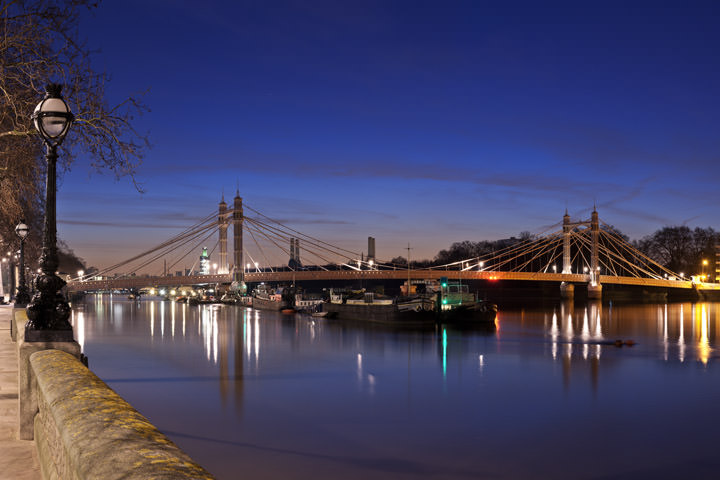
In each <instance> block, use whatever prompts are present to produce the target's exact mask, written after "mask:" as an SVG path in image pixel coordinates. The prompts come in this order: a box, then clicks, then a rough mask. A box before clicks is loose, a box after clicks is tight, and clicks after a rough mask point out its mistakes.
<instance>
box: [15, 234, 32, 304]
mask: <svg viewBox="0 0 720 480" xmlns="http://www.w3.org/2000/svg"><path fill="white" fill-rule="evenodd" d="M29 231H30V229H29V228H28V226H27V225H25V221H20V223H19V224H18V225H17V227H15V234H16V235H17V236H18V237H20V275H19V277H20V278H19V279H18V287H17V294H15V306H16V307H25V306H27V304H28V303H30V294H29V293H28V288H27V284H26V283H25V237H27V234H28V232H29Z"/></svg>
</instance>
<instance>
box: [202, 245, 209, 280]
mask: <svg viewBox="0 0 720 480" xmlns="http://www.w3.org/2000/svg"><path fill="white" fill-rule="evenodd" d="M200 275H210V257H208V250H207V247H203V249H202V253H201V254H200Z"/></svg>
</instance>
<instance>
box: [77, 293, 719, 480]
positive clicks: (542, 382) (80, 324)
mask: <svg viewBox="0 0 720 480" xmlns="http://www.w3.org/2000/svg"><path fill="white" fill-rule="evenodd" d="M719 308H720V304H716V303H697V304H690V303H685V304H652V305H611V304H607V303H606V304H602V303H600V302H591V303H587V304H580V303H577V304H575V303H572V302H565V303H560V304H558V305H557V306H552V307H550V308H545V309H519V310H503V311H501V312H500V314H499V315H498V321H497V330H496V329H494V328H492V329H489V330H483V329H469V330H468V329H466V330H458V329H455V328H453V327H452V326H449V325H443V326H439V327H434V326H433V327H430V328H427V329H421V330H417V329H414V330H407V329H397V328H392V327H387V326H376V325H370V324H363V323H351V322H341V321H337V320H327V319H317V318H312V317H309V316H303V315H281V314H280V313H277V312H266V311H258V310H252V309H247V308H242V307H231V306H220V307H217V306H210V305H201V306H190V305H185V304H177V303H170V302H162V301H159V300H143V301H141V302H131V301H128V300H127V299H124V298H121V297H119V296H117V295H116V296H108V295H106V296H103V297H101V296H97V297H89V298H88V300H87V301H86V302H85V304H83V305H80V306H74V311H73V317H72V321H73V324H74V327H75V333H76V338H77V339H78V341H79V342H80V343H81V344H82V345H83V349H86V350H87V352H86V353H87V354H88V355H89V356H90V362H91V366H92V368H93V370H95V371H96V373H98V375H100V376H101V378H103V379H105V380H106V381H107V382H108V383H109V384H110V385H111V386H112V387H113V388H115V389H117V390H119V393H121V395H123V396H125V397H126V398H127V399H128V400H129V401H130V402H131V403H132V404H133V405H135V406H136V407H138V408H139V409H140V410H141V412H142V413H144V414H146V415H147V416H149V417H150V418H151V420H153V421H156V422H157V423H159V426H160V427H161V428H165V429H167V430H170V431H175V432H179V433H178V434H177V435H178V438H173V439H174V440H181V439H183V438H185V439H187V438H197V439H205V440H203V441H194V442H189V443H186V444H183V445H181V446H183V448H185V449H187V450H188V451H189V453H191V455H192V456H193V457H196V458H197V459H198V460H200V461H201V463H205V462H204V461H203V458H204V457H207V458H209V459H211V460H209V461H211V462H214V463H212V464H211V465H208V467H210V470H211V471H214V472H227V473H226V476H227V478H234V477H233V475H234V472H237V469H238V464H239V462H245V463H244V465H247V464H251V465H256V464H258V462H260V463H259V464H261V465H262V471H263V472H264V473H266V476H268V477H278V478H279V477H281V476H283V475H284V476H288V474H290V476H293V477H295V478H330V477H332V478H336V477H337V474H338V473H340V474H341V475H343V477H344V478H359V477H360V475H356V476H353V475H351V474H349V473H348V471H347V470H341V467H340V466H339V465H338V463H337V462H336V463H332V459H337V458H342V459H349V458H355V457H361V458H372V452H377V451H380V452H392V453H383V455H388V457H389V458H391V459H393V460H394V459H397V458H400V459H402V460H403V461H406V462H408V463H413V465H418V469H419V471H421V470H422V471H427V472H447V471H450V470H451V469H452V466H453V465H458V464H462V462H466V461H467V459H468V458H475V456H476V455H485V453H487V457H488V458H485V460H484V461H485V462H486V463H485V464H486V465H493V462H496V463H497V462H499V461H502V463H503V467H507V465H509V464H512V465H516V464H517V465H524V463H523V461H524V462H525V463H526V464H527V465H528V469H530V468H531V467H532V466H533V465H534V464H533V462H541V460H539V459H540V458H542V457H543V456H544V457H545V458H552V456H553V455H554V454H555V453H556V452H557V447H558V446H559V445H562V446H563V448H568V449H569V451H568V458H575V459H577V463H578V465H579V466H578V470H573V469H572V468H571V466H568V465H564V467H563V468H569V469H570V470H567V471H566V470H562V469H559V470H554V469H555V468H556V467H555V466H554V465H555V463H554V462H547V463H542V462H541V463H542V467H541V468H544V469H545V470H543V472H545V473H547V475H542V476H543V477H546V478H552V475H551V474H550V473H548V472H553V473H555V474H556V475H557V476H558V477H563V478H579V477H581V476H582V475H573V473H578V472H582V468H583V466H582V465H587V464H590V463H597V462H596V460H597V458H595V457H592V456H590V457H588V456H587V455H589V453H588V452H591V451H592V450H593V448H600V449H607V448H612V447H608V444H610V445H616V444H617V445H618V448H620V447H621V446H624V447H625V448H634V444H630V445H629V446H628V443H623V440H622V439H618V438H617V437H615V436H613V442H607V439H608V435H604V436H603V434H602V432H603V431H604V430H603V429H604V428H606V425H610V424H615V423H616V421H615V419H616V418H619V419H621V422H630V423H629V424H630V425H633V426H634V425H635V422H637V420H636V419H635V418H634V417H633V418H630V419H628V417H627V415H626V414H625V413H624V412H625V410H624V409H625V408H626V406H627V404H628V402H629V401H631V400H632V401H633V402H636V403H637V405H646V406H647V405H654V406H653V407H648V408H647V410H649V411H648V412H643V413H642V415H644V417H642V418H643V419H646V420H647V423H646V424H642V425H641V427H642V428H638V429H637V431H642V432H646V433H645V434H646V435H648V436H651V437H653V438H655V437H657V438H658V439H662V438H664V437H666V435H677V436H678V438H679V437H680V436H681V435H683V433H686V432H685V431H684V430H682V428H685V427H683V426H682V425H685V426H686V425H687V423H686V422H688V421H689V422H691V423H692V421H693V419H692V418H691V419H690V420H688V418H686V417H684V418H683V422H684V423H683V424H682V425H680V422H679V421H678V423H677V428H676V430H668V429H672V428H674V427H673V421H674V420H673V418H675V417H673V416H672V415H675V412H676V408H677V405H678V404H679V402H686V401H688V400H687V399H685V398H683V399H678V397H677V396H678V395H681V393H682V392H686V391H692V392H693V393H694V394H697V395H695V396H696V397H697V398H701V397H702V395H705V396H706V397H707V398H710V396H711V395H714V394H715V393H717V394H718V395H720V392H714V390H713V389H714V388H715V387H714V385H715V384H718V385H720V381H718V382H714V381H713V382H711V381H710V380H711V379H712V380H719V379H714V377H711V376H710V374H711V373H712V372H713V368H712V367H713V364H714V362H715V361H716V360H717V358H718V357H717V355H715V349H716V348H717V344H718V341H719V340H720V339H719V338H718V335H719V333H718V332H719V330H720V328H718V327H719V326H720V316H719V315H720V310H719ZM616 340H621V341H622V342H623V343H621V344H619V345H616V343H615V342H616ZM629 340H633V341H634V342H636V343H637V344H636V345H634V346H629V345H627V344H625V343H624V342H627V341H629ZM698 368H699V369H701V370H702V371H703V372H706V373H707V375H706V376H704V377H703V378H699V377H698V376H692V375H687V372H691V371H692V369H698ZM639 378H642V379H643V381H644V382H645V383H643V388H642V389H631V391H630V393H628V389H623V388H618V386H625V387H628V386H634V385H635V384H636V383H637V382H638V379H639ZM645 379H650V380H645ZM692 382H696V383H692ZM700 382H706V383H700ZM558 392H559V393H558ZM695 396H693V398H695ZM712 398H715V397H712ZM528 399H531V400H532V401H531V402H530V403H528ZM596 401H598V402H602V407H603V410H602V412H598V410H593V406H596V405H597V404H596V403H594V402H596ZM689 401H692V399H690V400H689ZM698 401H699V400H698ZM657 405H659V406H657ZM683 405H685V406H686V408H687V409H690V410H692V409H693V408H694V407H693V405H686V404H685V403H683ZM703 405H705V404H700V407H698V408H697V410H698V415H701V414H702V416H703V417H704V418H703V419H702V420H698V423H697V425H704V423H701V422H705V421H706V418H707V414H708V411H707V410H706V409H705V410H703V409H704V408H705V407H703ZM665 407H666V410H662V409H663V408H665ZM707 408H710V407H709V406H708V407H707ZM653 409H661V410H662V412H661V413H659V414H657V415H656V416H653V415H654V414H653V412H652V410H653ZM539 411H541V412H542V415H541V416H539V415H538V413H537V412H539ZM533 412H534V413H533ZM668 412H669V413H668ZM687 415H692V414H691V413H689V414H687ZM595 421H597V423H593V422H595ZM578 425H585V427H586V428H587V431H590V432H600V434H598V435H597V439H596V440H595V439H594V438H588V440H587V442H586V443H583V445H578V446H577V448H575V447H574V443H573V442H572V441H568V439H572V438H576V435H577V428H578ZM655 425H658V426H657V427H655ZM526 428H527V429H529V431H530V433H526V434H525V435H523V436H522V438H519V437H518V436H517V435H514V433H513V432H516V431H517V430H519V429H526ZM533 428H536V430H533ZM653 428H657V429H658V430H655V431H653V430H652V429H653ZM634 431H635V430H634V429H632V428H628V429H627V430H626V431H624V436H623V438H624V437H625V436H628V438H632V436H633V432H634ZM478 432H482V435H480V434H478ZM647 432H650V433H647ZM614 433H616V432H613V435H614ZM651 434H652V435H651ZM486 437H487V438H491V439H492V441H488V442H486V443H483V442H485V441H484V440H483V439H484V438H486ZM438 438H442V439H445V440H444V441H446V442H447V447H446V448H442V447H438V444H437V441H436V439H438ZM682 438H687V435H685V436H683V437H682ZM208 439H211V440H212V441H211V440H208ZM525 439H526V440H525ZM558 439H561V440H562V441H560V440H558ZM206 440H207V441H206ZM554 440H558V441H555V442H554ZM641 440H642V441H645V442H652V441H653V440H652V439H650V440H648V439H647V438H645V437H643V438H642V439H641ZM658 441H659V440H658ZM213 442H214V443H213ZM503 442H504V443H503ZM518 442H520V443H519V444H518ZM523 442H525V443H523ZM593 442H596V443H593ZM628 442H629V440H628ZM638 443H641V442H638ZM248 445H251V446H253V447H255V446H259V447H256V448H255V450H253V449H252V448H249V447H247V446H248ZM297 445H302V446H303V448H298V447H297ZM542 445H547V447H542ZM515 446H517V448H514V447H515ZM261 447H262V448H261ZM291 447H292V448H291ZM510 447H513V448H510ZM543 448H546V449H547V450H546V451H545V453H546V455H542V454H540V453H536V454H535V455H529V456H528V457H525V458H520V459H517V458H515V457H516V456H517V455H520V456H521V457H522V454H520V453H518V452H521V451H528V452H538V449H540V450H542V449H543ZM661 448H664V447H662V445H660V446H659V447H658V448H656V449H655V452H657V451H660V449H661ZM259 450H262V451H263V452H275V453H274V454H272V455H271V454H265V455H266V456H263V455H260V458H258V457H257V456H254V455H255V454H256V453H257V451H259ZM298 450H303V452H304V453H303V454H302V455H299V454H295V456H292V455H290V456H283V455H280V454H279V453H278V452H285V451H298ZM305 450H307V451H305ZM647 450H648V452H650V450H652V448H650V446H648V448H647ZM218 451H221V452H222V453H221V454H219V453H218V454H216V453H215V452H218ZM318 452H322V458H323V459H326V461H327V462H329V463H328V465H325V466H323V464H322V462H321V465H319V466H313V467H312V468H311V467H309V466H307V465H305V464H304V463H303V460H302V458H318ZM510 452H511V453H510ZM654 455H655V453H653V456H654ZM650 456H651V455H650V453H648V458H650ZM510 457H512V458H510ZM383 458H385V457H382V458H380V459H379V460H378V462H380V463H382V462H381V460H382V459H383ZM637 458H639V459H640V460H638V461H642V458H643V457H642V455H641V454H638V456H637ZM521 460H523V461H521ZM318 461H320V460H318ZM648 461H649V460H648ZM398 462H399V464H401V463H402V462H401V461H399V460H398ZM428 462H430V463H432V465H428ZM347 463H348V464H352V465H351V467H348V468H349V469H353V468H356V469H357V468H359V467H358V465H359V464H360V463H361V462H360V463H358V462H350V461H348V462H347ZM551 464H552V465H551ZM536 466H537V465H536ZM303 468H305V469H307V470H302V469H303ZM488 468H490V467H488ZM513 468H514V467H513ZM517 468H521V467H517ZM557 468H560V467H557ZM258 469H260V467H258ZM293 469H296V470H293ZM313 469H316V470H313ZM423 469H426V470H423ZM490 470H492V468H490ZM300 471H303V472H305V471H306V472H307V475H305V474H299V473H298V474H297V475H295V473H297V472H300ZM323 472H325V473H324V474H323ZM328 472H330V473H331V474H329V473H328ZM363 472H364V473H365V474H371V475H372V476H373V477H374V478H375V477H377V478H397V476H398V472H385V471H376V470H369V471H367V470H366V471H363ZM473 472H475V470H473ZM498 472H501V473H502V474H500V473H498ZM503 472H505V471H504V470H502V469H498V470H497V471H487V472H486V471H483V472H482V473H483V474H487V476H488V477H492V476H493V474H494V476H500V477H503V476H504V477H505V478H521V477H523V476H524V477H525V478H526V477H528V476H532V473H533V472H532V471H530V472H529V473H528V472H525V471H521V472H512V473H516V475H515V476H514V477H513V476H512V475H511V474H509V473H503ZM311 474H315V475H316V476H314V475H311ZM418 475H419V474H418ZM438 475H439V476H442V474H440V473H438ZM219 477H220V478H222V475H219ZM365 478H366V477H365ZM443 478H452V476H450V477H446V476H443Z"/></svg>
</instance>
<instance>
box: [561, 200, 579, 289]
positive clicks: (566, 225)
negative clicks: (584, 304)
mask: <svg viewBox="0 0 720 480" xmlns="http://www.w3.org/2000/svg"><path fill="white" fill-rule="evenodd" d="M572 229H573V224H572V223H570V215H568V211H567V208H566V209H565V215H563V268H562V273H572V262H571V260H570V233H571V232H572ZM560 296H561V297H562V298H573V297H574V296H575V285H573V284H572V283H568V282H561V283H560Z"/></svg>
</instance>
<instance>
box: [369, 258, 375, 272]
mask: <svg viewBox="0 0 720 480" xmlns="http://www.w3.org/2000/svg"><path fill="white" fill-rule="evenodd" d="M368 264H370V270H372V269H373V265H374V264H375V262H374V261H372V260H368Z"/></svg>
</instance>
